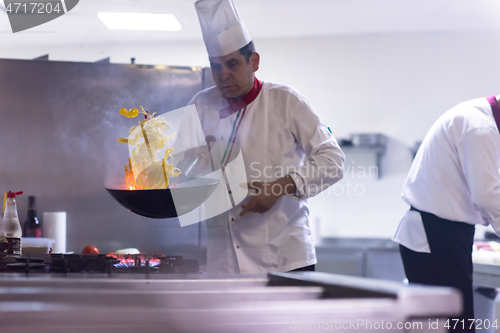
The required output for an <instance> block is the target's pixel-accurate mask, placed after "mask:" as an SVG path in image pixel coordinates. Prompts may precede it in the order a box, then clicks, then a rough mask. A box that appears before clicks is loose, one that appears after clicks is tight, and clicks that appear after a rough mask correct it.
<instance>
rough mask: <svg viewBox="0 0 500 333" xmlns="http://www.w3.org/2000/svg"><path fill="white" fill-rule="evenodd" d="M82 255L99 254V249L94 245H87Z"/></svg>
mask: <svg viewBox="0 0 500 333" xmlns="http://www.w3.org/2000/svg"><path fill="white" fill-rule="evenodd" d="M82 254H99V249H98V248H97V247H95V246H92V245H87V246H85V247H84V248H83V250H82Z"/></svg>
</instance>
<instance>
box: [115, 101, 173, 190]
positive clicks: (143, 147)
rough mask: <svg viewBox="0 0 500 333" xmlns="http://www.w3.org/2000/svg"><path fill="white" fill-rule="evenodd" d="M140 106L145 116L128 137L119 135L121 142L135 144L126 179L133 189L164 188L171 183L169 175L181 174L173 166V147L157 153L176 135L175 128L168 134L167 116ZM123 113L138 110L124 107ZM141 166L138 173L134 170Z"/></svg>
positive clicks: (130, 116)
mask: <svg viewBox="0 0 500 333" xmlns="http://www.w3.org/2000/svg"><path fill="white" fill-rule="evenodd" d="M141 110H142V111H141V113H142V114H144V116H145V118H146V119H144V120H141V121H139V126H132V127H131V128H130V130H129V133H128V134H129V137H128V138H120V139H118V142H123V143H128V144H129V145H131V146H135V148H132V151H131V156H130V158H129V161H128V164H127V165H125V182H126V183H127V186H128V188H129V189H131V190H133V189H162V188H163V189H164V188H167V187H168V185H169V182H170V177H177V176H179V175H180V174H181V171H180V170H179V169H178V168H175V167H174V159H173V156H172V155H171V154H172V151H173V150H174V148H165V150H164V153H163V158H158V157H157V154H158V153H159V152H160V151H161V150H162V149H164V147H165V146H166V145H169V144H170V141H171V140H172V139H173V138H174V137H175V131H174V132H172V133H171V134H170V135H167V134H165V133H164V131H166V130H168V129H169V128H170V127H169V126H168V124H167V122H166V120H165V119H163V118H161V117H158V118H155V114H156V113H153V114H150V113H149V112H148V111H146V110H144V108H143V107H142V106H141ZM120 114H121V115H123V116H125V117H128V118H133V117H136V116H137V115H138V114H139V111H138V110H137V109H131V110H130V111H128V110H127V109H125V108H123V109H121V110H120ZM141 139H142V140H141ZM138 170H140V172H139V174H138V175H134V171H136V172H137V171H138ZM134 176H135V177H134Z"/></svg>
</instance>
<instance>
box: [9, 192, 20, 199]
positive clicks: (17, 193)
mask: <svg viewBox="0 0 500 333" xmlns="http://www.w3.org/2000/svg"><path fill="white" fill-rule="evenodd" d="M21 194H23V191H19V192H11V191H9V193H7V198H15V197H16V195H21Z"/></svg>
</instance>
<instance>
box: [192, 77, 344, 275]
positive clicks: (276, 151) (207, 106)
mask: <svg viewBox="0 0 500 333" xmlns="http://www.w3.org/2000/svg"><path fill="white" fill-rule="evenodd" d="M191 103H195V104H196V108H197V110H198V113H199V116H200V120H201V123H202V128H203V131H204V134H205V136H210V135H213V136H214V137H215V138H216V139H217V140H218V141H228V140H229V137H230V135H231V132H232V130H233V125H234V124H235V120H236V117H237V114H236V113H234V114H232V115H230V116H228V117H226V118H223V119H220V117H219V110H221V109H223V108H225V107H227V106H228V102H227V99H226V98H225V97H224V96H223V95H222V93H221V92H220V90H219V89H218V88H216V87H212V88H208V89H206V90H204V91H201V92H200V93H198V94H197V95H196V96H195V97H194V98H193V100H192V101H191ZM236 144H237V145H239V147H240V148H241V152H242V154H243V159H244V163H245V168H246V172H247V180H248V182H250V181H254V180H257V181H265V182H271V181H274V180H276V179H278V178H281V177H284V176H286V175H287V174H290V176H291V177H292V179H293V180H294V182H295V184H296V186H297V188H298V191H297V193H296V194H295V195H294V196H284V197H281V198H280V199H279V200H278V201H277V202H276V204H275V205H274V206H273V207H272V208H271V209H270V210H269V211H267V212H266V213H264V214H260V213H254V212H249V213H247V214H245V215H244V216H242V217H240V216H239V214H240V212H241V211H242V208H241V206H236V207H235V208H233V209H231V210H230V211H228V212H227V213H224V214H221V215H219V216H217V217H215V218H211V219H209V220H207V229H208V245H207V247H208V249H207V251H208V253H207V257H208V265H207V266H208V267H207V269H208V272H217V273H266V272H271V271H280V272H284V271H289V270H293V269H296V268H299V267H304V266H308V265H313V264H315V263H316V262H317V260H316V252H315V248H314V243H313V239H312V235H311V230H310V228H309V222H308V216H309V210H308V207H307V204H306V200H304V199H306V198H308V197H311V196H313V195H316V194H317V193H319V192H320V191H321V190H324V189H325V188H327V187H328V186H330V185H332V184H334V183H335V182H337V181H339V180H340V179H341V178H342V176H343V162H344V154H343V152H342V150H341V149H340V147H339V145H338V144H337V141H336V140H335V138H334V137H333V135H332V134H331V133H330V131H329V129H328V127H326V126H325V125H324V124H323V123H322V122H321V120H320V118H319V117H318V115H317V114H316V113H315V112H314V111H313V109H312V107H311V105H310V104H309V102H308V101H307V100H306V99H305V98H304V97H303V96H301V95H300V94H299V93H298V92H296V91H295V90H293V89H292V88H290V87H287V86H282V85H277V84H272V83H267V82H264V83H263V85H262V89H261V91H260V93H259V94H258V96H257V97H256V98H255V100H254V101H253V102H251V103H250V104H249V105H248V106H247V107H246V111H245V114H244V117H243V118H242V120H241V124H240V127H239V129H238V134H237V136H236ZM249 200H250V197H247V198H246V199H245V200H244V201H243V202H242V204H246V203H248V201H249Z"/></svg>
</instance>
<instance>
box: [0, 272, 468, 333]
mask: <svg viewBox="0 0 500 333" xmlns="http://www.w3.org/2000/svg"><path fill="white" fill-rule="evenodd" d="M460 310H461V301H460V296H459V294H458V293H457V292H456V291H455V290H452V289H450V288H441V287H423V286H422V287H420V286H404V285H401V284H399V283H395V282H390V281H381V280H373V279H366V278H356V277H349V276H342V275H334V274H326V273H318V272H311V273H295V274H291V273H288V274H286V273H279V274H269V275H268V276H265V275H251V276H245V275H230V276H228V275H223V276H211V275H202V274H194V275H168V276H162V278H161V279H160V278H157V276H151V277H150V278H149V279H145V278H144V277H143V276H140V275H139V276H134V275H126V276H116V275H115V276H113V277H112V278H108V277H107V276H106V275H95V274H88V275H85V274H83V275H82V274H78V275H68V276H66V277H62V276H59V277H57V276H47V275H40V276H29V277H25V276H22V275H12V274H8V275H0V322H1V323H2V333H4V332H5V333H8V332H37V333H38V332H40V333H44V332H51V333H53V332H54V333H58V332H65V333H66V332H89V331H91V332H106V333H110V332H111V333H113V332H121V333H123V332H139V331H141V332H142V331H146V332H288V331H296V330H297V329H298V330H300V329H301V328H302V329H306V328H307V327H309V328H311V327H313V328H314V327H315V328H316V329H317V330H321V331H323V330H324V329H335V328H337V330H342V331H347V332H349V331H352V332H354V331H355V332H368V331H376V332H381V331H385V330H390V331H391V332H402V331H404V324H405V323H407V325H415V324H417V325H418V322H419V321H421V322H422V324H420V325H423V326H422V328H423V330H422V329H416V330H415V331H419V332H422V331H426V330H425V329H428V323H429V321H428V318H432V320H433V321H434V320H435V318H443V317H448V316H451V315H454V314H457V313H458V312H459V311H460ZM314 323H316V324H314ZM398 323H401V324H400V326H401V329H398V328H397V325H398ZM389 324H390V326H391V328H390V329H389V328H388V326H387V325H389ZM311 325H316V326H311ZM335 325H337V326H335ZM342 325H343V326H342ZM381 325H385V326H382V328H383V327H385V328H387V329H381ZM377 326H378V328H377ZM407 328H408V326H407ZM417 328H420V327H419V326H417ZM310 330H311V329H308V331H310ZM313 331H314V330H313ZM406 331H411V329H410V330H408V329H407V330H406ZM428 331H429V332H434V333H436V332H439V330H436V329H428Z"/></svg>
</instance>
